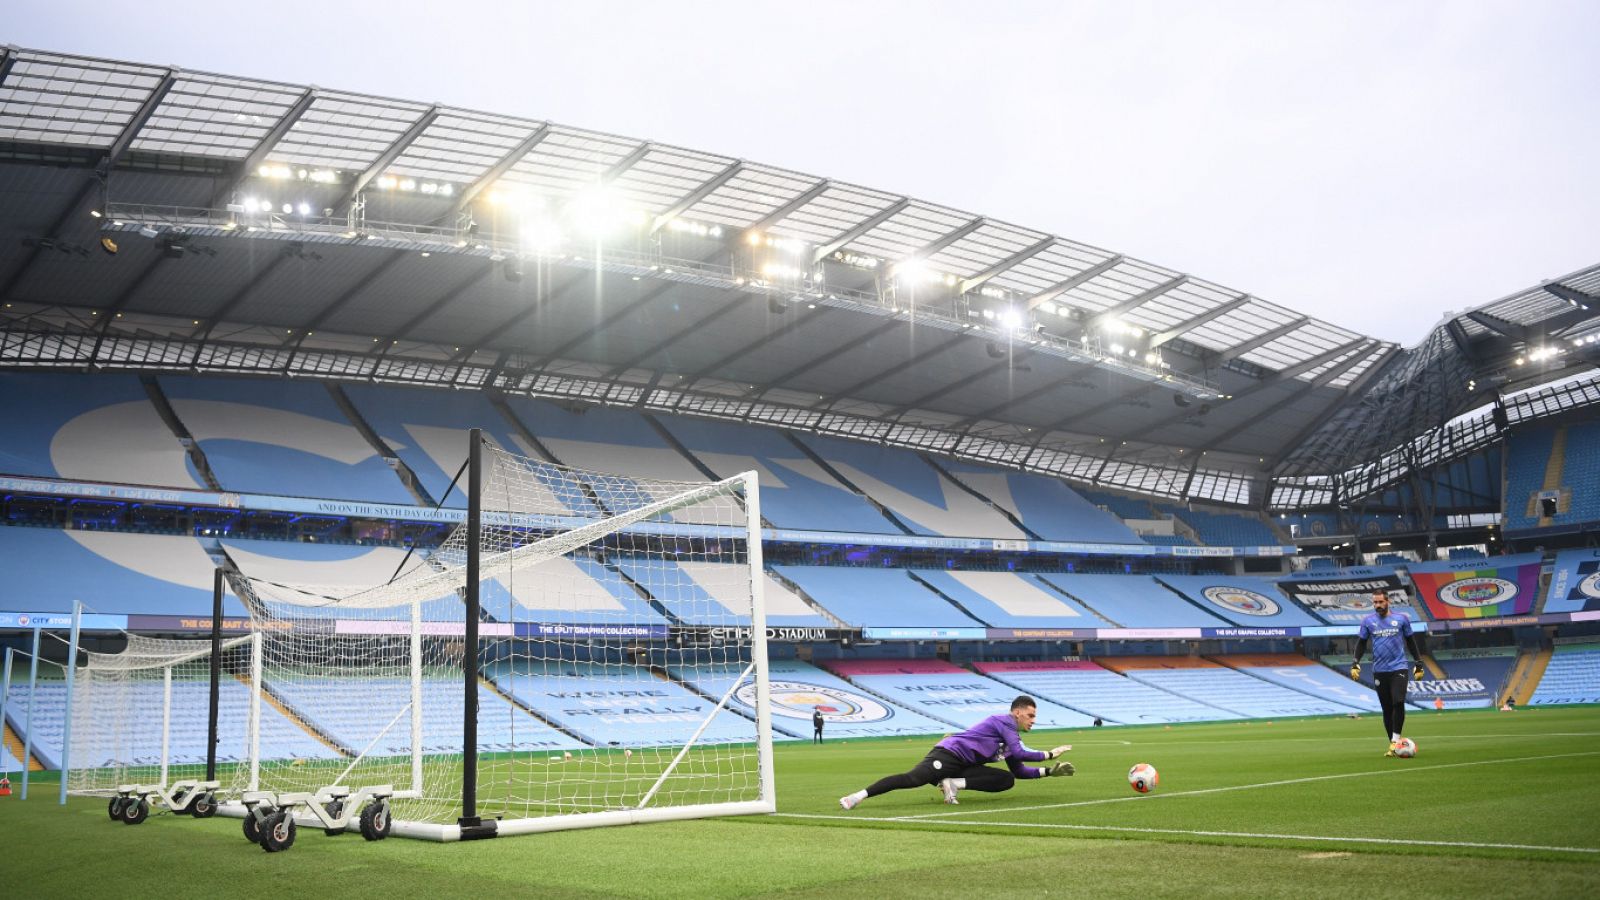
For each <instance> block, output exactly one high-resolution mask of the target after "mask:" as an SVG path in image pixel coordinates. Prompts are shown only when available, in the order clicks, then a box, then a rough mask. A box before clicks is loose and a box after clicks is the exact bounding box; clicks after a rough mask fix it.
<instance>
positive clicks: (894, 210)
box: [811, 197, 911, 264]
mask: <svg viewBox="0 0 1600 900" xmlns="http://www.w3.org/2000/svg"><path fill="white" fill-rule="evenodd" d="M910 205H911V199H910V198H909V197H901V198H900V199H899V200H897V201H895V202H894V203H891V204H889V205H888V206H887V207H885V208H884V209H882V210H879V211H878V213H877V214H875V215H872V216H869V217H868V218H867V220H866V221H864V222H862V223H861V224H859V225H857V226H856V227H854V228H851V229H850V230H848V231H846V232H844V233H843V234H840V235H837V236H835V237H834V238H833V240H831V241H829V242H827V243H826V244H823V245H822V246H820V247H818V248H817V249H816V252H814V253H812V254H811V262H812V263H813V264H815V263H819V262H822V261H823V260H824V259H827V258H828V256H830V255H831V254H832V253H833V252H834V251H835V250H838V249H840V248H841V247H843V246H845V245H846V244H848V243H850V242H851V241H853V240H855V239H856V238H858V237H861V236H862V235H864V234H866V233H867V232H869V231H871V230H872V229H874V228H877V227H878V226H879V225H882V224H883V223H885V222H887V221H889V220H890V219H892V218H894V217H895V216H897V215H899V214H900V213H901V211H902V210H904V209H905V208H906V207H908V206H910Z"/></svg>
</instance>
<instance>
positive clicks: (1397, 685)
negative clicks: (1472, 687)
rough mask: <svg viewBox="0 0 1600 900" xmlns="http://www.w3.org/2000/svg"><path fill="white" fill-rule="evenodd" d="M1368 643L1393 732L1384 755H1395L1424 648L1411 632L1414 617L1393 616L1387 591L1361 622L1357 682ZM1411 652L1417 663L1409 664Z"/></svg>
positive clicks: (1353, 666)
mask: <svg viewBox="0 0 1600 900" xmlns="http://www.w3.org/2000/svg"><path fill="white" fill-rule="evenodd" d="M1368 641H1371V642H1372V681H1373V683H1374V684H1375V685H1376V686H1377V689H1378V705H1379V706H1381V707H1383V729H1384V731H1387V732H1388V733H1389V750H1388V752H1386V753H1384V754H1383V755H1384V756H1394V755H1395V745H1396V744H1399V743H1400V733H1401V732H1402V731H1403V730H1404V729H1405V725H1406V684H1407V681H1406V676H1408V675H1409V676H1411V678H1414V679H1416V680H1417V681H1421V680H1422V648H1421V647H1420V646H1418V644H1417V638H1416V636H1415V635H1413V634H1412V633H1411V617H1410V616H1408V615H1406V614H1405V613H1403V612H1395V613H1391V612H1390V611H1389V595H1388V593H1386V592H1384V591H1377V592H1375V593H1374V594H1373V595H1372V613H1371V614H1370V615H1368V616H1367V617H1366V618H1365V619H1362V620H1361V637H1360V640H1358V641H1356V655H1355V659H1352V660H1351V661H1350V677H1351V678H1354V679H1355V680H1357V681H1360V680H1361V656H1362V654H1364V653H1366V652H1367V642H1368ZM1407 649H1410V650H1411V655H1412V656H1414V657H1416V662H1415V663H1408V662H1407V661H1406V650H1407Z"/></svg>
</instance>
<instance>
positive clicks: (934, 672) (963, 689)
mask: <svg viewBox="0 0 1600 900" xmlns="http://www.w3.org/2000/svg"><path fill="white" fill-rule="evenodd" d="M828 669H829V670H831V671H832V672H833V673H834V674H836V675H840V676H842V677H844V678H846V679H849V681H850V682H851V683H852V684H856V685H860V686H861V687H864V688H866V689H867V690H870V691H872V692H873V693H875V694H877V695H879V696H882V697H887V698H889V699H890V700H893V701H895V702H896V703H898V704H899V705H901V706H905V707H908V708H910V709H914V710H917V711H918V712H921V713H922V714H923V715H925V716H928V717H929V718H933V719H938V720H940V721H943V722H948V723H950V724H951V725H953V726H956V727H957V728H967V727H970V726H971V725H973V724H975V723H976V722H977V721H978V720H980V719H982V718H984V717H986V716H993V715H999V714H1002V713H1007V712H1010V710H1011V701H1012V700H1015V699H1016V697H1017V689H1016V688H1014V687H1011V686H1010V685H1007V684H1003V683H1001V682H998V681H995V680H994V679H992V678H989V677H988V676H986V675H981V674H978V673H976V672H969V671H967V670H966V669H963V668H961V667H960V666H956V665H953V664H951V663H948V662H945V661H943V660H938V659H918V660H897V659H859V660H838V661H835V662H832V663H829V664H828ZM1035 700H1036V702H1037V704H1038V709H1039V718H1038V721H1037V722H1035V724H1034V727H1035V728H1081V727H1084V726H1087V725H1093V724H1094V717H1093V716H1086V715H1084V714H1083V713H1081V712H1078V711H1077V710H1073V709H1068V708H1066V707H1064V706H1061V705H1059V704H1056V703H1052V702H1051V701H1049V700H1045V699H1041V698H1035ZM1023 742H1024V743H1026V742H1027V736H1026V735H1024V736H1023Z"/></svg>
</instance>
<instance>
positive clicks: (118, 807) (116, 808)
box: [106, 797, 130, 822]
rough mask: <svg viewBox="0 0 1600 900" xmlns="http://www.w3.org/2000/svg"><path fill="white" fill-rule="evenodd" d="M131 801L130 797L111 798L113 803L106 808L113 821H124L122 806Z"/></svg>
mask: <svg viewBox="0 0 1600 900" xmlns="http://www.w3.org/2000/svg"><path fill="white" fill-rule="evenodd" d="M129 799H130V798H128V797H112V798H111V803H110V804H108V805H107V806H106V812H108V813H110V814H111V821H113V822H117V821H120V820H121V819H122V806H123V804H124V803H126V802H127V801H128V800H129Z"/></svg>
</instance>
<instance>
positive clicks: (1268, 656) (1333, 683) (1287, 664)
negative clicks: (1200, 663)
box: [1212, 653, 1380, 712]
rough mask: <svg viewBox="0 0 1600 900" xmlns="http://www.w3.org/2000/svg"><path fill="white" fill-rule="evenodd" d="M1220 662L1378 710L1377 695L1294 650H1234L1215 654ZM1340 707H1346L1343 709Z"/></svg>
mask: <svg viewBox="0 0 1600 900" xmlns="http://www.w3.org/2000/svg"><path fill="white" fill-rule="evenodd" d="M1212 659H1213V660H1215V661H1216V662H1218V663H1221V664H1222V665H1225V666H1228V667H1229V668H1232V669H1237V670H1239V671H1240V672H1243V673H1245V674H1246V675H1251V676H1254V677H1256V678H1259V679H1262V680H1263V681H1270V682H1272V683H1273V684H1276V685H1279V686H1280V687H1284V688H1288V689H1290V690H1294V691H1299V692H1300V693H1302V694H1306V695H1308V696H1310V697H1314V698H1316V699H1318V700H1321V701H1324V702H1327V703H1329V704H1333V705H1334V706H1335V707H1336V708H1337V707H1347V708H1349V709H1354V710H1362V711H1365V712H1377V711H1378V710H1379V709H1380V707H1379V705H1378V695H1377V693H1376V692H1375V691H1373V690H1372V689H1371V688H1369V687H1366V686H1364V685H1361V684H1357V683H1356V682H1354V681H1351V680H1350V678H1349V676H1347V675H1345V674H1343V673H1341V672H1335V671H1334V670H1332V669H1330V668H1328V667H1327V666H1324V665H1322V664H1321V663H1318V662H1315V661H1313V660H1310V659H1307V658H1305V657H1304V656H1300V655H1299V654H1295V653H1233V654H1228V655H1225V656H1214V657H1212ZM1339 711H1344V710H1342V709H1340V710H1339Z"/></svg>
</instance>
